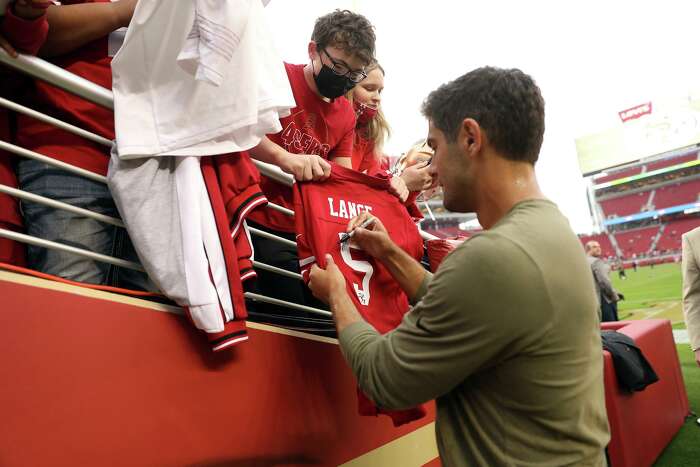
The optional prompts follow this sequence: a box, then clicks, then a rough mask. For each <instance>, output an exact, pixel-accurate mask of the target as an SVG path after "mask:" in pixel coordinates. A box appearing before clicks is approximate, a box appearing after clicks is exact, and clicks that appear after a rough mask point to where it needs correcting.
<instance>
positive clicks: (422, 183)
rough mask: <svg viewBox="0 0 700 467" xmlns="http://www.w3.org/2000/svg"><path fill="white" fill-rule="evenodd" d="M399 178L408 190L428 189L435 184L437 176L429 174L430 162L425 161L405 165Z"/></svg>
mask: <svg viewBox="0 0 700 467" xmlns="http://www.w3.org/2000/svg"><path fill="white" fill-rule="evenodd" d="M401 179H402V180H403V181H404V183H405V184H406V187H407V188H408V190H409V191H423V190H428V189H430V188H434V187H435V185H436V184H437V177H433V175H431V173H430V164H428V163H427V162H424V163H422V164H416V165H412V166H410V167H406V168H405V169H404V171H403V172H401Z"/></svg>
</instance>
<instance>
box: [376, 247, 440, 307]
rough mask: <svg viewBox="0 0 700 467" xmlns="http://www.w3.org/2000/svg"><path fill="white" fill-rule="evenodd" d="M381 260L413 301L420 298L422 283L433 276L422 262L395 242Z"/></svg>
mask: <svg viewBox="0 0 700 467" xmlns="http://www.w3.org/2000/svg"><path fill="white" fill-rule="evenodd" d="M380 260H381V261H382V264H384V266H386V268H387V269H388V270H389V273H390V274H391V275H392V277H393V278H394V280H395V281H396V282H397V283H398V284H399V286H400V287H401V289H402V290H403V291H404V293H406V296H407V297H408V299H409V300H410V301H411V303H414V302H415V301H416V299H417V298H420V297H419V295H420V294H419V292H420V290H421V285H423V283H424V282H425V281H426V279H427V280H429V279H430V277H431V274H430V273H429V272H428V271H426V270H425V269H424V268H423V266H421V265H420V263H418V262H417V261H416V260H415V259H413V258H412V257H411V256H410V255H409V254H408V253H406V252H405V251H403V250H402V249H401V248H399V247H398V246H397V245H396V244H394V243H392V245H391V247H390V248H389V250H388V251H387V253H386V254H385V255H383V256H382V257H381V258H380Z"/></svg>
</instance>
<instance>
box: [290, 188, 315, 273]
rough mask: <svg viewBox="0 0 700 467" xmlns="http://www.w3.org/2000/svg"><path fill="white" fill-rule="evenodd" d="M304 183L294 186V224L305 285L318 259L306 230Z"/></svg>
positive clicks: (300, 267)
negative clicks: (302, 188)
mask: <svg viewBox="0 0 700 467" xmlns="http://www.w3.org/2000/svg"><path fill="white" fill-rule="evenodd" d="M301 185H303V184H302V183H295V184H294V185H293V186H292V190H293V192H294V214H295V216H294V224H295V227H296V232H297V238H296V241H297V258H299V271H300V272H301V277H302V279H303V280H304V283H305V284H306V283H308V282H309V271H310V270H311V266H313V264H314V263H315V262H316V257H315V256H314V254H313V252H312V251H311V244H310V240H311V239H309V238H308V234H309V233H311V232H310V231H309V232H307V229H306V219H305V217H304V201H303V196H302V194H301Z"/></svg>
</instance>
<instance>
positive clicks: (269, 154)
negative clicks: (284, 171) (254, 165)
mask: <svg viewBox="0 0 700 467" xmlns="http://www.w3.org/2000/svg"><path fill="white" fill-rule="evenodd" d="M248 153H249V154H250V156H251V157H252V158H253V159H255V160H259V161H260V162H267V163H268V164H275V165H279V162H280V160H281V159H282V157H284V155H285V153H286V151H285V150H284V149H283V148H282V146H280V145H279V144H275V143H273V142H272V141H270V139H269V138H268V137H267V136H263V138H262V140H260V144H258V145H257V146H255V147H254V148H252V149H249V150H248Z"/></svg>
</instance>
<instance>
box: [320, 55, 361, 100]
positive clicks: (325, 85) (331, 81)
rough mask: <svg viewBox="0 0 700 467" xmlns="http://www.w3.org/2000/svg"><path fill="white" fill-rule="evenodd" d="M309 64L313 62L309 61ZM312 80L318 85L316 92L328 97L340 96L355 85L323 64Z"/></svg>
mask: <svg viewBox="0 0 700 467" xmlns="http://www.w3.org/2000/svg"><path fill="white" fill-rule="evenodd" d="M311 65H312V66H313V62H311ZM314 71H315V70H314ZM314 81H315V82H316V86H317V87H318V92H320V93H321V95H322V96H323V97H327V98H328V99H335V98H336V97H340V96H342V95H344V94H346V93H347V92H348V91H349V90H351V89H352V88H354V87H355V83H353V82H352V81H350V80H349V79H348V78H346V77H345V76H341V75H336V74H335V73H333V70H331V69H330V67H327V66H326V65H324V64H321V70H320V71H319V72H318V75H314Z"/></svg>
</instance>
